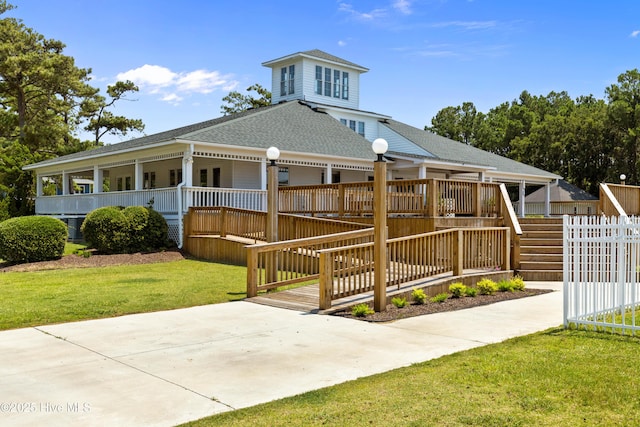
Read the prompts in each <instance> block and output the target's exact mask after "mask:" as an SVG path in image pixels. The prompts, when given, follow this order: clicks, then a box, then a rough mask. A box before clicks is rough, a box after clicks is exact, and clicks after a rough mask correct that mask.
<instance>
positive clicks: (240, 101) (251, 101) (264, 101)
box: [220, 83, 271, 116]
mask: <svg viewBox="0 0 640 427" xmlns="http://www.w3.org/2000/svg"><path fill="white" fill-rule="evenodd" d="M252 91H253V92H256V94H257V95H259V97H258V98H255V97H253V96H252V95H250V94H249V95H243V94H241V93H240V92H237V91H232V92H229V94H228V95H227V96H225V97H224V98H222V101H223V102H226V103H227V105H222V106H221V107H220V112H221V113H222V114H223V115H225V116H228V115H229V114H233V113H240V112H242V111H246V110H248V109H250V108H258V107H265V106H267V105H271V92H269V91H268V90H267V89H265V88H263V87H262V86H261V85H259V84H258V83H256V84H254V85H251V86H249V87H248V88H247V92H252Z"/></svg>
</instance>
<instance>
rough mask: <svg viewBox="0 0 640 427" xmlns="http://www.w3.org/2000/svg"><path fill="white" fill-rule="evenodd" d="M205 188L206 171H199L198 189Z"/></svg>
mask: <svg viewBox="0 0 640 427" xmlns="http://www.w3.org/2000/svg"><path fill="white" fill-rule="evenodd" d="M206 186H207V170H206V169H200V187H206Z"/></svg>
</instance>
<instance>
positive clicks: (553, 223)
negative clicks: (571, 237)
mask: <svg viewBox="0 0 640 427" xmlns="http://www.w3.org/2000/svg"><path fill="white" fill-rule="evenodd" d="M519 222H520V227H521V228H522V236H521V238H520V269H519V270H518V274H519V275H521V276H522V278H523V279H525V280H534V281H562V269H563V264H562V218H520V219H519Z"/></svg>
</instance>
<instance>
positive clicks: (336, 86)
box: [333, 70, 340, 98]
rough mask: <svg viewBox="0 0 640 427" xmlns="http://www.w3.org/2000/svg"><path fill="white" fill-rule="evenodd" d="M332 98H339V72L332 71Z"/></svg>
mask: <svg viewBox="0 0 640 427" xmlns="http://www.w3.org/2000/svg"><path fill="white" fill-rule="evenodd" d="M333 97H334V98H340V71H338V70H333Z"/></svg>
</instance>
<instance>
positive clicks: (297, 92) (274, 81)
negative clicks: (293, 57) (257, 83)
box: [271, 61, 304, 104]
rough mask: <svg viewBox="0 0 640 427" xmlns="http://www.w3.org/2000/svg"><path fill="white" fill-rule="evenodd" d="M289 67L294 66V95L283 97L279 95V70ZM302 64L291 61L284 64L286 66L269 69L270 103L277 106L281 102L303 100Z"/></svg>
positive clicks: (281, 65)
mask: <svg viewBox="0 0 640 427" xmlns="http://www.w3.org/2000/svg"><path fill="white" fill-rule="evenodd" d="M289 65H295V66H296V69H295V75H294V93H293V94H287V95H285V96H281V95H280V70H281V69H282V68H283V67H287V70H288V69H289ZM303 74H304V73H303V64H302V61H291V62H288V63H286V65H285V64H284V63H283V64H280V65H278V66H277V67H275V68H272V69H271V103H272V104H278V103H279V102H282V101H291V100H294V99H304V96H303V95H304V93H303Z"/></svg>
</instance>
